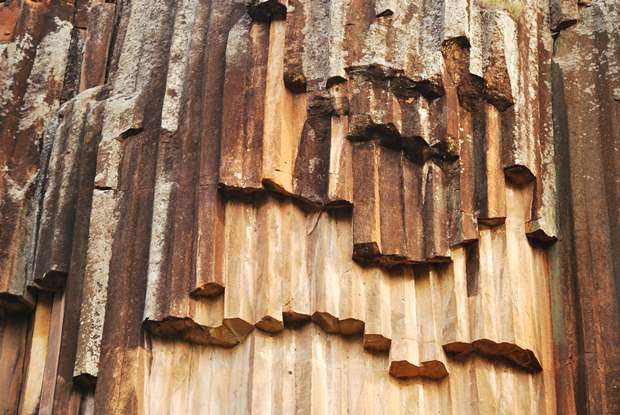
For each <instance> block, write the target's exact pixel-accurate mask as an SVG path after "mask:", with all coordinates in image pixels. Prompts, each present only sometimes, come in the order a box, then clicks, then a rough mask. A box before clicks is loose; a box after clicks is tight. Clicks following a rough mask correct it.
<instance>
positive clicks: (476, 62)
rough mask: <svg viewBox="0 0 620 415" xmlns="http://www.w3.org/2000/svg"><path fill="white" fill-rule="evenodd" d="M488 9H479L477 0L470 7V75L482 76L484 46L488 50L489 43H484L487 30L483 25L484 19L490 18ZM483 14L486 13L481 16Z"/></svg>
mask: <svg viewBox="0 0 620 415" xmlns="http://www.w3.org/2000/svg"><path fill="white" fill-rule="evenodd" d="M489 13H491V11H489V10H481V9H480V7H479V6H478V3H477V2H473V3H472V4H471V8H470V15H471V20H470V22H469V43H470V45H471V47H470V49H469V73H471V74H472V75H476V76H479V77H480V78H483V77H484V55H485V53H484V52H485V48H486V49H487V50H488V49H489V48H490V47H489V46H490V45H487V44H486V41H487V39H489V37H486V36H485V34H486V31H487V30H489V28H488V27H487V25H485V24H484V23H485V20H486V21H489V20H491V19H490V18H489V16H488V14H489ZM483 14H485V15H487V16H484V17H483Z"/></svg>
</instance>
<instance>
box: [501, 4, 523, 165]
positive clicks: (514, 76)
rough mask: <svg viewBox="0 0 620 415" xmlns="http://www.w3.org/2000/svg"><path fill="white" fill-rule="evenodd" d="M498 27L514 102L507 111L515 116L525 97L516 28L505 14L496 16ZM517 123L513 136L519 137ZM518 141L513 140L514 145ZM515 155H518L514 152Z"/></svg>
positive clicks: (520, 110) (521, 107)
mask: <svg viewBox="0 0 620 415" xmlns="http://www.w3.org/2000/svg"><path fill="white" fill-rule="evenodd" d="M498 25H499V27H500V31H501V33H502V36H503V39H504V51H505V56H506V69H507V71H508V78H509V79H510V89H511V92H512V97H513V100H514V108H509V109H508V111H516V113H517V114H519V113H520V112H522V111H523V108H524V104H525V97H524V95H523V93H522V92H521V73H520V70H519V45H518V44H517V26H516V24H515V22H514V20H512V18H511V17H510V16H509V15H507V14H500V15H499V16H498ZM519 125H520V123H519V122H516V123H515V125H514V129H515V132H514V134H515V135H516V136H517V137H519V134H520V131H519ZM518 141H519V140H515V143H516V142H518ZM515 154H518V153H517V152H515Z"/></svg>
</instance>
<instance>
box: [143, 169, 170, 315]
mask: <svg viewBox="0 0 620 415" xmlns="http://www.w3.org/2000/svg"><path fill="white" fill-rule="evenodd" d="M157 170H158V176H157V183H156V184H155V194H154V196H153V219H152V225H151V226H152V228H151V243H150V245H149V265H148V271H147V285H146V302H145V305H144V318H145V319H148V318H152V319H154V320H157V319H160V316H161V312H160V306H163V307H165V305H164V304H160V303H159V301H157V299H158V298H159V297H160V296H161V293H163V292H165V291H166V290H167V289H168V288H167V287H166V286H165V285H164V280H163V278H162V274H163V272H162V265H165V263H164V259H165V257H166V245H167V244H166V241H167V240H168V241H169V240H170V239H171V237H172V236H171V235H170V234H169V232H168V224H169V223H170V221H171V219H172V218H171V217H170V215H171V213H173V210H172V207H173V205H172V203H171V202H172V197H173V193H174V192H175V190H176V188H177V185H176V184H175V183H173V182H171V181H169V180H168V177H167V175H166V172H165V167H164V166H158V169H157Z"/></svg>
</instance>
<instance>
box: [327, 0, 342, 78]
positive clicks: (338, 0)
mask: <svg viewBox="0 0 620 415" xmlns="http://www.w3.org/2000/svg"><path fill="white" fill-rule="evenodd" d="M345 16H346V2H345V1H344V0H331V1H330V3H329V20H330V23H329V24H330V31H331V32H330V33H331V36H330V37H329V42H328V43H329V78H333V77H340V78H343V79H346V72H345V66H346V64H345V56H346V55H345V53H346V52H345V50H344V48H343V42H344V31H345V30H344V29H345V20H346V19H345Z"/></svg>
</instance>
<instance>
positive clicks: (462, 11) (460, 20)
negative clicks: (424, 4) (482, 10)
mask: <svg viewBox="0 0 620 415" xmlns="http://www.w3.org/2000/svg"><path fill="white" fill-rule="evenodd" d="M427 1H428V0H427ZM430 1H434V2H437V3H438V4H439V5H441V4H442V3H443V21H442V23H443V39H442V41H446V40H450V39H455V38H459V37H467V38H469V22H470V21H471V17H472V16H468V13H467V11H468V9H469V8H470V7H471V6H473V4H471V3H475V2H474V1H468V0H443V1H438V0H430ZM468 3H469V4H468Z"/></svg>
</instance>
